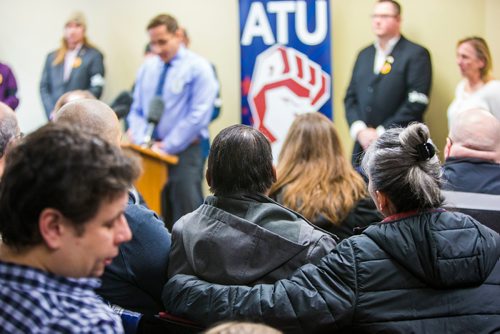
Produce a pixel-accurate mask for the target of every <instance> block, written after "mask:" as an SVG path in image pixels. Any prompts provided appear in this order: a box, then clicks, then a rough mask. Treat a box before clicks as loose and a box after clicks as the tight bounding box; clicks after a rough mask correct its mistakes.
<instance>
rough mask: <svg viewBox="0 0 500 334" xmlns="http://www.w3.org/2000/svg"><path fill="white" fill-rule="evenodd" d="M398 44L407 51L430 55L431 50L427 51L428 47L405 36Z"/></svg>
mask: <svg viewBox="0 0 500 334" xmlns="http://www.w3.org/2000/svg"><path fill="white" fill-rule="evenodd" d="M398 44H399V45H400V46H402V47H404V48H405V49H406V50H408V51H411V52H415V53H426V54H428V53H429V50H427V48H426V47H424V46H423V45H420V44H418V43H416V42H413V41H410V40H409V39H407V38H406V37H404V36H401V39H400V40H399V42H398Z"/></svg>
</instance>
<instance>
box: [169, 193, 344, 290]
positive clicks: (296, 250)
mask: <svg viewBox="0 0 500 334" xmlns="http://www.w3.org/2000/svg"><path fill="white" fill-rule="evenodd" d="M335 245H336V242H335V241H334V237H333V236H332V235H330V234H329V233H327V232H324V231H322V230H320V229H318V228H317V227H315V226H314V225H312V224H311V223H309V222H308V221H307V220H306V219H305V218H303V217H302V216H301V215H299V214H298V213H296V212H294V211H292V210H290V209H287V208H285V207H283V206H281V205H280V204H278V203H276V202H275V201H273V200H272V199H270V198H269V197H266V196H263V195H259V194H252V195H249V194H238V195H233V196H224V197H222V196H220V197H216V196H209V197H207V199H206V200H205V203H204V204H203V205H201V206H200V207H199V208H198V209H197V210H195V211H194V212H192V213H189V214H187V215H185V216H184V217H182V218H181V219H179V220H178V221H177V222H176V223H175V224H174V227H173V230H172V248H171V250H170V259H169V268H168V276H169V277H172V276H174V275H175V274H190V275H196V276H198V277H200V278H202V279H204V280H207V281H209V282H213V283H220V284H245V285H253V284H257V283H274V282H275V281H277V280H278V279H281V278H286V277H288V276H289V275H291V274H292V273H293V272H294V271H295V270H296V269H297V268H299V267H300V266H302V265H304V264H307V263H318V262H319V260H320V259H321V258H322V257H323V256H325V255H326V254H327V253H329V252H330V251H331V250H332V249H333V248H334V247H335Z"/></svg>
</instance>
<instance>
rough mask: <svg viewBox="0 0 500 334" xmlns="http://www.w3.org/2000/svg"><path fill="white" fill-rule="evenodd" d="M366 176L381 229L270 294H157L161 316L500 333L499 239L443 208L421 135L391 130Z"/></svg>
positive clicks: (297, 328)
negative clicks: (161, 305)
mask: <svg viewBox="0 0 500 334" xmlns="http://www.w3.org/2000/svg"><path fill="white" fill-rule="evenodd" d="M363 167H364V169H365V171H366V173H367V175H368V177H369V187H368V188H369V192H370V195H371V196H372V198H373V200H374V201H375V203H376V204H377V207H378V209H379V211H380V212H381V213H382V214H383V215H384V216H385V217H386V218H385V219H384V220H383V221H382V222H381V223H378V224H374V225H371V226H370V227H368V228H366V229H365V230H364V232H363V234H362V235H359V236H353V237H351V238H348V239H345V240H344V241H342V242H341V243H340V244H338V245H337V247H336V248H335V249H334V250H333V251H332V252H331V253H329V254H328V255H327V256H325V257H324V258H323V259H322V260H321V262H320V263H319V265H313V264H309V265H305V266H303V267H301V268H300V269H299V270H297V271H296V272H295V273H294V274H293V275H292V276H291V277H290V278H289V279H283V280H280V281H278V282H276V283H275V284H274V285H256V286H254V287H245V286H222V285H217V284H212V283H210V284H209V283H206V282H203V281H199V280H197V279H196V278H195V277H191V276H186V275H179V276H176V277H174V278H172V279H171V280H170V281H169V282H168V283H167V284H166V286H165V289H164V290H163V302H164V303H165V306H166V309H167V310H169V311H170V312H172V313H173V314H174V315H179V316H183V317H189V318H190V319H191V320H194V321H197V322H199V323H203V324H210V323H213V322H214V321H217V320H220V319H225V320H229V319H245V320H252V319H253V320H258V321H261V322H265V323H267V324H269V325H272V326H274V327H276V328H279V329H280V330H283V331H284V332H286V333H327V332H332V331H339V332H349V333H375V332H384V333H403V332H411V333H468V332H474V333H493V332H497V331H500V303H499V302H498V295H499V294H500V262H499V261H498V259H499V256H500V247H499V245H500V236H499V235H498V233H496V232H494V231H492V230H490V229H489V228H487V227H485V226H483V225H481V224H480V223H478V222H477V221H475V220H474V219H473V218H471V217H469V216H467V215H464V214H462V213H456V212H448V211H445V210H443V209H441V208H440V206H441V204H442V196H441V192H440V189H439V186H440V178H439V175H440V165H439V160H438V158H437V156H436V155H435V148H434V146H433V144H432V143H431V141H430V138H429V130H428V129H427V127H426V126H425V125H423V124H413V125H410V126H408V128H406V129H402V128H393V129H389V130H387V131H386V132H384V133H383V134H382V135H381V136H380V137H379V138H378V139H377V141H376V142H375V143H374V144H373V145H371V146H370V148H369V150H368V151H367V153H366V155H365V157H364V158H363Z"/></svg>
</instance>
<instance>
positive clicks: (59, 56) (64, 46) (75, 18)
mask: <svg viewBox="0 0 500 334" xmlns="http://www.w3.org/2000/svg"><path fill="white" fill-rule="evenodd" d="M70 22H76V23H78V24H80V25H82V26H83V28H84V29H85V30H86V29H87V24H86V23H85V17H84V16H83V14H81V13H79V12H77V13H73V14H72V15H71V17H70V18H69V19H68V21H67V22H66V24H65V26H66V25H68V23H70ZM83 45H84V46H85V47H87V48H94V49H95V46H94V45H92V44H91V43H90V42H89V41H88V39H87V36H86V35H85V34H84V35H83ZM66 52H68V42H66V39H65V38H64V37H63V38H62V39H61V46H60V47H59V49H57V53H56V56H55V58H54V61H53V62H52V66H56V65H59V64H61V63H62V62H64V57H65V56H66Z"/></svg>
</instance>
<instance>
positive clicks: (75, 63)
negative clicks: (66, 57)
mask: <svg viewBox="0 0 500 334" xmlns="http://www.w3.org/2000/svg"><path fill="white" fill-rule="evenodd" d="M81 64H82V58H80V57H76V58H75V61H74V62H73V68H78V67H80V65H81Z"/></svg>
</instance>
